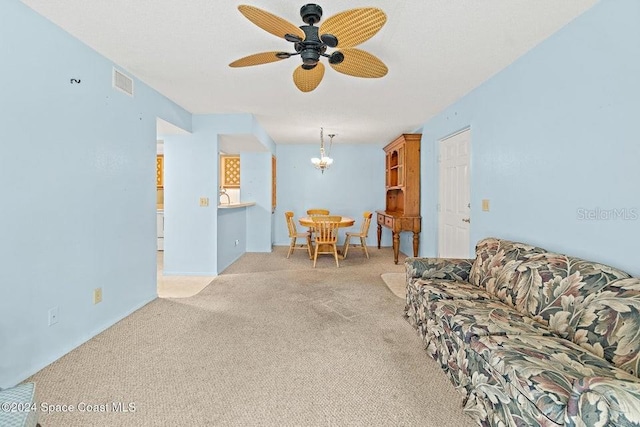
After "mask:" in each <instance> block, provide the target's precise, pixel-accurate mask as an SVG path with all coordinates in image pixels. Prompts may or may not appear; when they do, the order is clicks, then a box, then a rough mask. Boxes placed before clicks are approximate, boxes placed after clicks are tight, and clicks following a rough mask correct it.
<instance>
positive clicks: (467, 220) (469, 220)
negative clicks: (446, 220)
mask: <svg viewBox="0 0 640 427" xmlns="http://www.w3.org/2000/svg"><path fill="white" fill-rule="evenodd" d="M462 222H468V223H470V222H471V218H465V219H463V220H462Z"/></svg>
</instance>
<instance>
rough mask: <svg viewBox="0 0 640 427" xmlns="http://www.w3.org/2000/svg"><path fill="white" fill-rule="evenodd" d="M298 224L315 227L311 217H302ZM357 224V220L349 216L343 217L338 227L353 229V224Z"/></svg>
mask: <svg viewBox="0 0 640 427" xmlns="http://www.w3.org/2000/svg"><path fill="white" fill-rule="evenodd" d="M298 222H300V225H301V226H303V227H313V220H312V219H311V217H310V216H303V217H300V218H299V219H298ZM355 222H356V220H355V219H353V218H351V217H348V216H343V217H342V219H341V220H340V223H339V224H338V227H351V226H352V225H353V224H355Z"/></svg>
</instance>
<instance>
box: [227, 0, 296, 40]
mask: <svg viewBox="0 0 640 427" xmlns="http://www.w3.org/2000/svg"><path fill="white" fill-rule="evenodd" d="M238 10H239V11H240V13H242V14H243V15H244V16H245V17H246V18H247V19H248V20H249V21H251V22H253V23H254V24H256V25H257V26H258V27H260V28H262V29H263V30H265V31H267V32H270V33H271V34H273V35H274V36H277V37H280V38H284V36H285V34H293V35H295V36H298V37H300V38H301V39H302V40H304V31H302V30H301V29H300V28H298V27H296V26H295V25H293V24H292V23H291V22H289V21H287V20H286V19H283V18H280V17H279V16H276V15H274V14H272V13H269V12H267V11H266V10H262V9H259V8H257V7H255V6H247V5H244V4H241V5H240V6H238Z"/></svg>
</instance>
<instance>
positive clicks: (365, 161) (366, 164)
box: [274, 138, 393, 262]
mask: <svg viewBox="0 0 640 427" xmlns="http://www.w3.org/2000/svg"><path fill="white" fill-rule="evenodd" d="M336 139H337V138H336ZM318 155H319V145H315V144H292V145H288V144H283V145H278V147H277V157H278V165H277V176H278V179H277V183H278V189H277V195H278V203H277V208H276V211H275V218H274V220H275V244H276V245H289V238H288V232H287V226H286V222H285V218H284V213H285V212H286V211H293V212H294V214H295V217H296V218H297V217H299V216H304V215H306V211H307V209H309V208H327V209H329V210H330V211H331V212H332V213H336V214H338V215H343V216H351V217H353V218H357V221H356V226H355V227H354V228H353V229H351V231H356V230H359V228H358V227H359V226H360V222H361V217H362V213H363V212H364V211H367V210H369V211H372V212H373V211H375V210H376V209H384V204H385V196H384V151H383V150H382V147H379V146H375V145H359V144H340V143H337V142H335V143H334V145H333V148H332V149H331V157H333V159H334V163H333V165H332V166H331V168H330V169H328V170H327V171H325V172H324V174H322V173H320V171H319V170H317V169H315V168H314V167H313V165H312V164H311V158H312V157H318ZM343 236H344V233H342V232H341V233H340V239H341V240H342V239H343ZM367 242H368V244H369V245H371V246H373V245H376V244H377V238H376V224H375V221H373V222H372V224H371V228H370V231H369V238H368V240H367ZM382 245H383V246H390V245H391V236H390V232H389V230H388V229H386V228H383V239H382ZM392 262H393V261H392Z"/></svg>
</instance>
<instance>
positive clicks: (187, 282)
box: [157, 251, 215, 298]
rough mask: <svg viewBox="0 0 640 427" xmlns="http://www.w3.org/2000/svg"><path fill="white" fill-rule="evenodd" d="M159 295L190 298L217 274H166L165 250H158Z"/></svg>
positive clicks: (162, 296) (161, 296)
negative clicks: (164, 268)
mask: <svg viewBox="0 0 640 427" xmlns="http://www.w3.org/2000/svg"><path fill="white" fill-rule="evenodd" d="M157 265H158V278H157V284H158V297H160V298H188V297H192V296H194V295H196V294H198V293H200V291H202V290H203V289H204V288H205V287H206V286H207V285H208V284H209V283H211V281H212V280H214V279H215V276H165V275H164V272H163V267H164V252H162V251H158V255H157Z"/></svg>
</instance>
